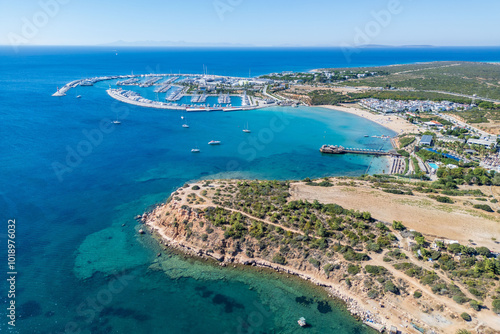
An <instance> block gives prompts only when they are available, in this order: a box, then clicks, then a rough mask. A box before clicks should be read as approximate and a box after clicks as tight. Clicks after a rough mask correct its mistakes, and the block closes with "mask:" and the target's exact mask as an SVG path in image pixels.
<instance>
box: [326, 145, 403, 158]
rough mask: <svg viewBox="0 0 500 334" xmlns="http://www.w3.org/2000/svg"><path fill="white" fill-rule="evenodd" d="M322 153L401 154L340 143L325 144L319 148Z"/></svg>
mask: <svg viewBox="0 0 500 334" xmlns="http://www.w3.org/2000/svg"><path fill="white" fill-rule="evenodd" d="M319 151H320V152H321V153H325V154H346V153H352V154H369V155H390V156H400V154H399V153H397V152H395V151H383V150H372V149H367V148H348V147H343V146H338V145H323V146H321V148H320V149H319Z"/></svg>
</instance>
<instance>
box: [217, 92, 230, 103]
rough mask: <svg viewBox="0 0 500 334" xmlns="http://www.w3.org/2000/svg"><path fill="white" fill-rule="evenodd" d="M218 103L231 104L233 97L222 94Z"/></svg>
mask: <svg viewBox="0 0 500 334" xmlns="http://www.w3.org/2000/svg"><path fill="white" fill-rule="evenodd" d="M217 102H219V104H231V97H230V96H229V94H220V95H219V98H218V100H217Z"/></svg>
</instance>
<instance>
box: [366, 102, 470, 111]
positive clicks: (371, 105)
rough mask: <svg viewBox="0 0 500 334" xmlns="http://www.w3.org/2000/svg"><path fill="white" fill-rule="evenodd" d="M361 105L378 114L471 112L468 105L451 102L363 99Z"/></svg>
mask: <svg viewBox="0 0 500 334" xmlns="http://www.w3.org/2000/svg"><path fill="white" fill-rule="evenodd" d="M359 104H360V105H361V106H363V107H365V108H367V109H370V110H372V111H376V112H382V113H384V114H387V113H395V112H404V111H409V112H412V113H414V112H439V111H451V110H469V109H470V108H471V106H470V105H468V104H463V103H454V102H449V101H441V102H433V101H399V100H398V101H395V100H379V99H374V98H369V99H362V100H361V101H359Z"/></svg>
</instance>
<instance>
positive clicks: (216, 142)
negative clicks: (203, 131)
mask: <svg viewBox="0 0 500 334" xmlns="http://www.w3.org/2000/svg"><path fill="white" fill-rule="evenodd" d="M208 145H220V141H219V140H211V141H209V142H208Z"/></svg>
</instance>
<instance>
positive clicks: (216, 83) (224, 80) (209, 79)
mask: <svg viewBox="0 0 500 334" xmlns="http://www.w3.org/2000/svg"><path fill="white" fill-rule="evenodd" d="M270 82H272V80H268V79H262V78H252V79H248V78H236V77H224V76H211V75H204V76H193V77H187V78H183V79H181V80H179V81H177V83H184V84H187V85H196V86H198V90H200V91H206V92H213V91H215V90H216V89H217V87H225V88H236V89H238V88H240V87H247V88H248V87H252V88H253V89H256V90H259V89H262V88H263V87H264V86H265V85H266V84H268V83H270Z"/></svg>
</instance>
